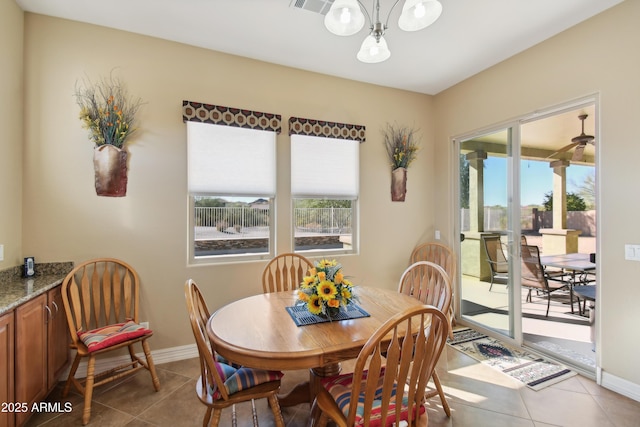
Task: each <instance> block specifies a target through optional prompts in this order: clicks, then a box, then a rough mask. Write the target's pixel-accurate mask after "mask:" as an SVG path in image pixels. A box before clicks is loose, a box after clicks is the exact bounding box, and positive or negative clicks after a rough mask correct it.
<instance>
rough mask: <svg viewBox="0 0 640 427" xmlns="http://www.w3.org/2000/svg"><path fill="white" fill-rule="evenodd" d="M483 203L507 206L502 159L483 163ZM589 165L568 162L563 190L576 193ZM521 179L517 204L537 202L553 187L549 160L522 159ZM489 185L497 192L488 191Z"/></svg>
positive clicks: (524, 204) (540, 201)
mask: <svg viewBox="0 0 640 427" xmlns="http://www.w3.org/2000/svg"><path fill="white" fill-rule="evenodd" d="M484 164H485V169H484V186H485V187H484V188H485V191H484V204H485V206H496V205H499V206H507V180H506V178H507V169H506V168H507V162H506V159H505V158H503V157H502V158H501V157H489V158H488V159H487V160H485V162H484ZM594 170H595V168H594V167H593V166H581V165H570V166H569V167H568V168H567V192H570V193H577V192H578V189H579V187H580V185H581V184H582V183H583V182H584V179H585V177H586V176H587V175H593V173H594ZM520 176H521V180H522V187H521V194H520V204H521V206H528V205H541V204H542V203H543V201H544V195H545V193H548V192H550V191H552V190H553V169H551V168H550V167H549V162H548V161H546V162H541V161H534V160H523V161H522V162H521V166H520ZM492 188H497V189H500V191H491V189H492Z"/></svg>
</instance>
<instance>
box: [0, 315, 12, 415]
mask: <svg viewBox="0 0 640 427" xmlns="http://www.w3.org/2000/svg"><path fill="white" fill-rule="evenodd" d="M13 327H14V323H13V311H12V312H10V313H8V314H5V315H3V316H0V403H12V402H15V399H14V398H13V336H14V335H13ZM13 425H14V413H13V411H6V412H5V411H0V426H13Z"/></svg>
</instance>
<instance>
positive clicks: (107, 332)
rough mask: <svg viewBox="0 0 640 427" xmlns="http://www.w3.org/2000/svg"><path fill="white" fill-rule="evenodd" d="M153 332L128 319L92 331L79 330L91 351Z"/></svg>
mask: <svg viewBox="0 0 640 427" xmlns="http://www.w3.org/2000/svg"><path fill="white" fill-rule="evenodd" d="M151 333H152V331H151V330H150V329H147V328H145V327H143V326H141V325H139V324H137V323H135V322H133V321H128V322H125V323H114V324H113V325H107V326H103V327H101V328H97V329H93V330H91V331H86V332H78V338H80V340H82V342H83V343H84V345H86V346H87V349H88V350H89V352H90V353H91V352H94V351H98V350H102V349H103V348H107V347H111V346H113V345H116V344H120V343H121V342H124V341H128V340H131V339H134V338H138V337H141V336H143V335H148V334H151Z"/></svg>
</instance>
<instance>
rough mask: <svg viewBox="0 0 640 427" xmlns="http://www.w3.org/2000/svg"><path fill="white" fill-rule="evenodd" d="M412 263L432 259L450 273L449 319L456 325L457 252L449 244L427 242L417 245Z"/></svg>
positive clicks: (412, 256)
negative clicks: (454, 305) (454, 306)
mask: <svg viewBox="0 0 640 427" xmlns="http://www.w3.org/2000/svg"><path fill="white" fill-rule="evenodd" d="M410 261H411V264H413V263H414V262H417V261H431V262H434V263H436V264H438V265H439V266H440V267H442V268H444V271H446V273H447V274H448V275H449V283H450V284H451V301H452V303H451V304H450V305H449V313H448V314H449V320H451V326H455V324H456V318H455V311H454V308H453V299H454V297H455V294H456V289H457V286H456V283H457V279H458V276H457V275H456V274H457V265H458V264H457V261H456V254H455V252H453V249H451V248H450V247H449V246H447V245H444V244H442V243H437V242H427V243H423V244H421V245H418V246H416V247H415V248H414V249H413V251H411V258H410Z"/></svg>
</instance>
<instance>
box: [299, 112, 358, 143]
mask: <svg viewBox="0 0 640 427" xmlns="http://www.w3.org/2000/svg"><path fill="white" fill-rule="evenodd" d="M289 135H308V136H319V137H325V138H336V139H350V140H353V141H360V142H364V141H365V127H364V126H362V125H349V124H345V123H334V122H325V121H322V120H313V119H302V118H300V117H291V118H290V119H289Z"/></svg>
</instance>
